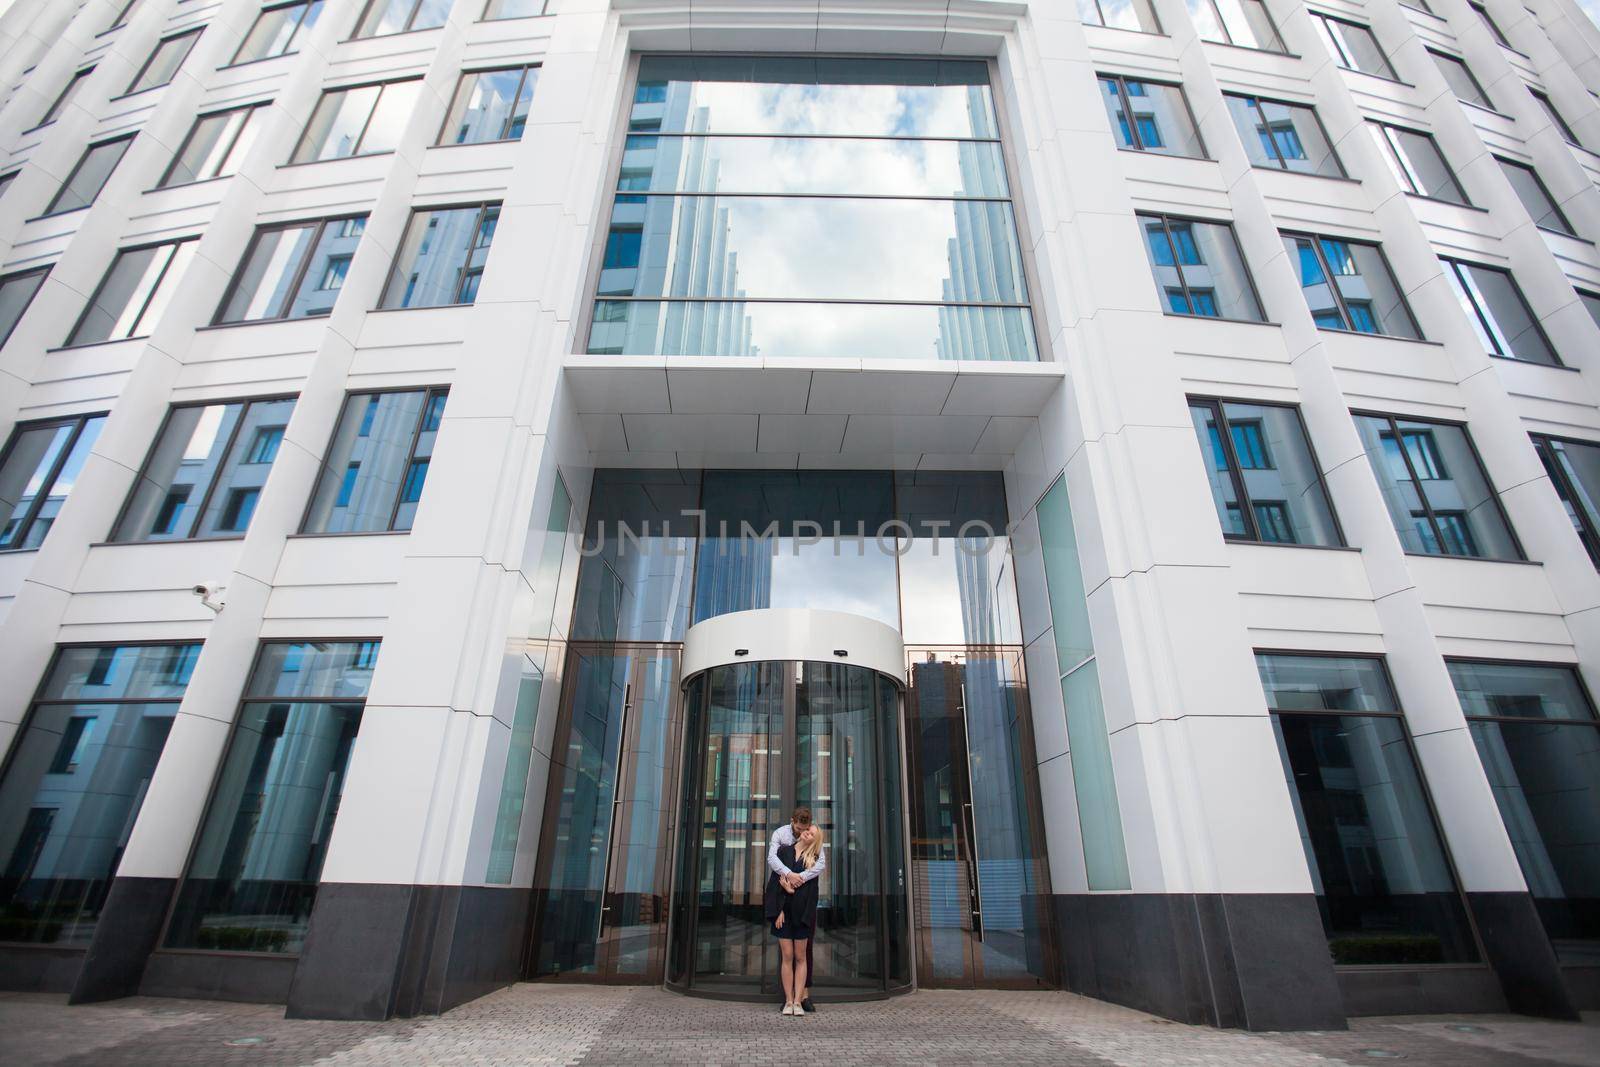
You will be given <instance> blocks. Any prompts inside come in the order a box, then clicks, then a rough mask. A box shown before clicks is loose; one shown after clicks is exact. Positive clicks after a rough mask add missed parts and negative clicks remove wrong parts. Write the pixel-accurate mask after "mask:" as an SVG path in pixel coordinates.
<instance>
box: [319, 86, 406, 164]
mask: <svg viewBox="0 0 1600 1067" xmlns="http://www.w3.org/2000/svg"><path fill="white" fill-rule="evenodd" d="M421 88H422V81H421V79H419V78H409V79H407V80H405V81H394V82H383V83H381V84H378V85H357V86H352V87H350V88H348V89H329V90H328V91H327V92H325V93H323V94H322V99H320V100H318V101H317V107H316V110H315V111H313V112H312V113H311V121H310V122H308V123H306V129H305V133H303V134H301V136H300V143H299V145H297V146H296V147H295V150H294V155H292V156H290V157H289V162H291V163H316V162H319V161H321V160H325V159H344V158H347V157H349V156H363V155H371V154H372V153H375V152H393V151H394V149H395V146H396V145H397V144H399V143H400V135H401V134H402V133H403V132H405V125H406V120H407V119H409V118H410V117H411V114H412V112H413V111H414V110H415V109H416V104H417V94H418V92H419V91H420V90H421Z"/></svg>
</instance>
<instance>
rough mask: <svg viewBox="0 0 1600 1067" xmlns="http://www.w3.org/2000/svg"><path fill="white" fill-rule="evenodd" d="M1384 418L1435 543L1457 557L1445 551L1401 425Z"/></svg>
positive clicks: (1441, 550)
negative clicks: (1415, 491)
mask: <svg viewBox="0 0 1600 1067" xmlns="http://www.w3.org/2000/svg"><path fill="white" fill-rule="evenodd" d="M1384 418H1386V419H1388V420H1389V432H1390V433H1392V434H1394V443H1395V445H1396V446H1397V447H1398V448H1399V449H1400V459H1401V460H1402V461H1403V462H1404V463H1405V465H1406V471H1407V473H1409V474H1410V475H1411V484H1412V485H1413V486H1415V487H1416V490H1417V500H1418V501H1420V502H1421V504H1422V511H1423V517H1424V518H1426V519H1427V520H1428V525H1429V527H1431V528H1432V530H1433V543H1434V544H1436V545H1438V546H1439V554H1440V555H1442V556H1454V555H1456V553H1454V552H1447V551H1445V546H1444V531H1443V530H1442V529H1440V527H1439V519H1438V517H1437V516H1435V515H1434V513H1433V503H1432V501H1430V500H1429V499H1428V492H1427V490H1425V489H1424V488H1423V487H1422V479H1421V478H1418V477H1417V468H1416V466H1415V465H1414V464H1413V463H1412V462H1411V452H1410V450H1409V449H1408V448H1406V439H1405V436H1404V435H1403V434H1402V433H1401V432H1400V423H1399V422H1398V421H1396V420H1395V418H1394V416H1393V415H1385V416H1384ZM1484 481H1486V482H1487V481H1488V478H1485V479H1484ZM1490 488H1491V489H1492V488H1493V487H1492V486H1491V487H1490ZM1415 517H1416V516H1412V518H1415ZM1506 528H1507V529H1508V530H1509V529H1510V524H1509V523H1507V524H1506Z"/></svg>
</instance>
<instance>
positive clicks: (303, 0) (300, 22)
mask: <svg viewBox="0 0 1600 1067" xmlns="http://www.w3.org/2000/svg"><path fill="white" fill-rule="evenodd" d="M315 2H316V0H284V2H283V3H278V4H268V5H266V6H265V7H263V8H261V9H260V10H259V11H257V12H256V17H255V20H254V21H253V22H251V23H250V28H249V29H247V30H245V31H244V37H243V38H241V39H240V41H239V47H238V48H235V49H234V50H233V56H232V57H231V58H230V59H229V60H228V61H227V62H226V63H224V64H223V65H222V66H221V67H218V68H217V69H218V70H227V69H228V68H229V67H242V66H244V65H245V64H247V63H260V62H261V61H263V60H267V59H278V58H281V57H283V56H292V55H297V54H299V51H300V50H299V49H298V48H297V47H295V46H296V44H298V42H299V38H300V31H301V30H303V29H305V27H306V12H307V11H310V10H311V5H312V4H314V3H315ZM419 2H420V0H419ZM290 7H298V8H300V17H299V18H298V19H296V20H295V24H294V29H293V30H292V31H291V32H290V34H289V39H288V40H287V41H285V42H284V44H283V51H281V52H273V53H271V54H270V55H264V56H256V57H255V58H253V59H244V60H241V59H240V58H239V54H240V53H241V52H243V51H244V46H245V45H247V44H249V43H250V35H251V34H252V33H254V32H256V27H257V26H259V25H261V20H262V19H263V18H265V17H266V16H267V15H269V14H271V13H272V12H274V11H282V10H283V9H285V8H290ZM317 17H318V19H319V20H320V19H321V17H322V16H321V14H320V13H319V14H318V16H317ZM229 110H232V109H231V108H230V109H229Z"/></svg>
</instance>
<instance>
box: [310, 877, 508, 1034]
mask: <svg viewBox="0 0 1600 1067" xmlns="http://www.w3.org/2000/svg"><path fill="white" fill-rule="evenodd" d="M528 904H529V890H527V889H510V888H505V889H501V888H487V887H480V886H430V885H368V884H359V883H323V885H322V886H320V887H319V888H318V890H317V903H316V906H315V908H314V909H313V910H312V913H311V926H310V929H309V930H308V931H307V933H306V943H305V948H304V950H303V951H302V953H301V956H300V966H299V968H298V969H297V970H296V971H295V974H294V981H293V984H292V985H291V986H290V987H289V990H288V998H287V999H288V1011H287V1015H288V1017H289V1018H292V1019H387V1018H389V1017H391V1016H395V1015H399V1016H407V1017H409V1016H414V1015H431V1014H436V1013H439V1012H444V1011H448V1010H449V1009H450V1008H453V1007H455V1006H456V1005H458V1004H464V1003H466V1002H467V1001H469V1000H472V999H474V998H476V997H481V996H483V995H484V994H485V993H490V992H493V991H494V990H496V989H499V988H501V987H502V986H507V985H510V984H511V983H513V982H515V981H516V980H517V979H518V978H519V977H520V976H521V969H522V948H523V942H524V940H525V936H524V935H525V932H526V924H527V918H528Z"/></svg>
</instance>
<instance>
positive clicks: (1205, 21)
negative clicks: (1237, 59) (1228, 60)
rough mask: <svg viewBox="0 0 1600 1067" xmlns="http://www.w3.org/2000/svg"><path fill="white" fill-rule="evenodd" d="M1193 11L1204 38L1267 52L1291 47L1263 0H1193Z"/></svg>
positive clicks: (1199, 30) (1198, 29) (1197, 27)
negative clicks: (1281, 34)
mask: <svg viewBox="0 0 1600 1067" xmlns="http://www.w3.org/2000/svg"><path fill="white" fill-rule="evenodd" d="M1189 14H1190V15H1191V16H1193V17H1194V26H1195V30H1196V31H1197V32H1198V33H1199V34H1200V37H1201V39H1202V40H1206V41H1216V42H1217V43H1219V44H1231V45H1236V46H1238V47H1240V48H1258V49H1260V50H1261V51H1263V52H1281V53H1284V54H1287V53H1288V51H1289V49H1287V48H1285V47H1284V44H1283V38H1282V37H1281V36H1280V35H1279V34H1278V27H1277V26H1276V25H1274V24H1273V22H1272V16H1271V15H1270V14H1268V13H1267V5H1266V4H1264V3H1262V0H1189Z"/></svg>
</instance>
